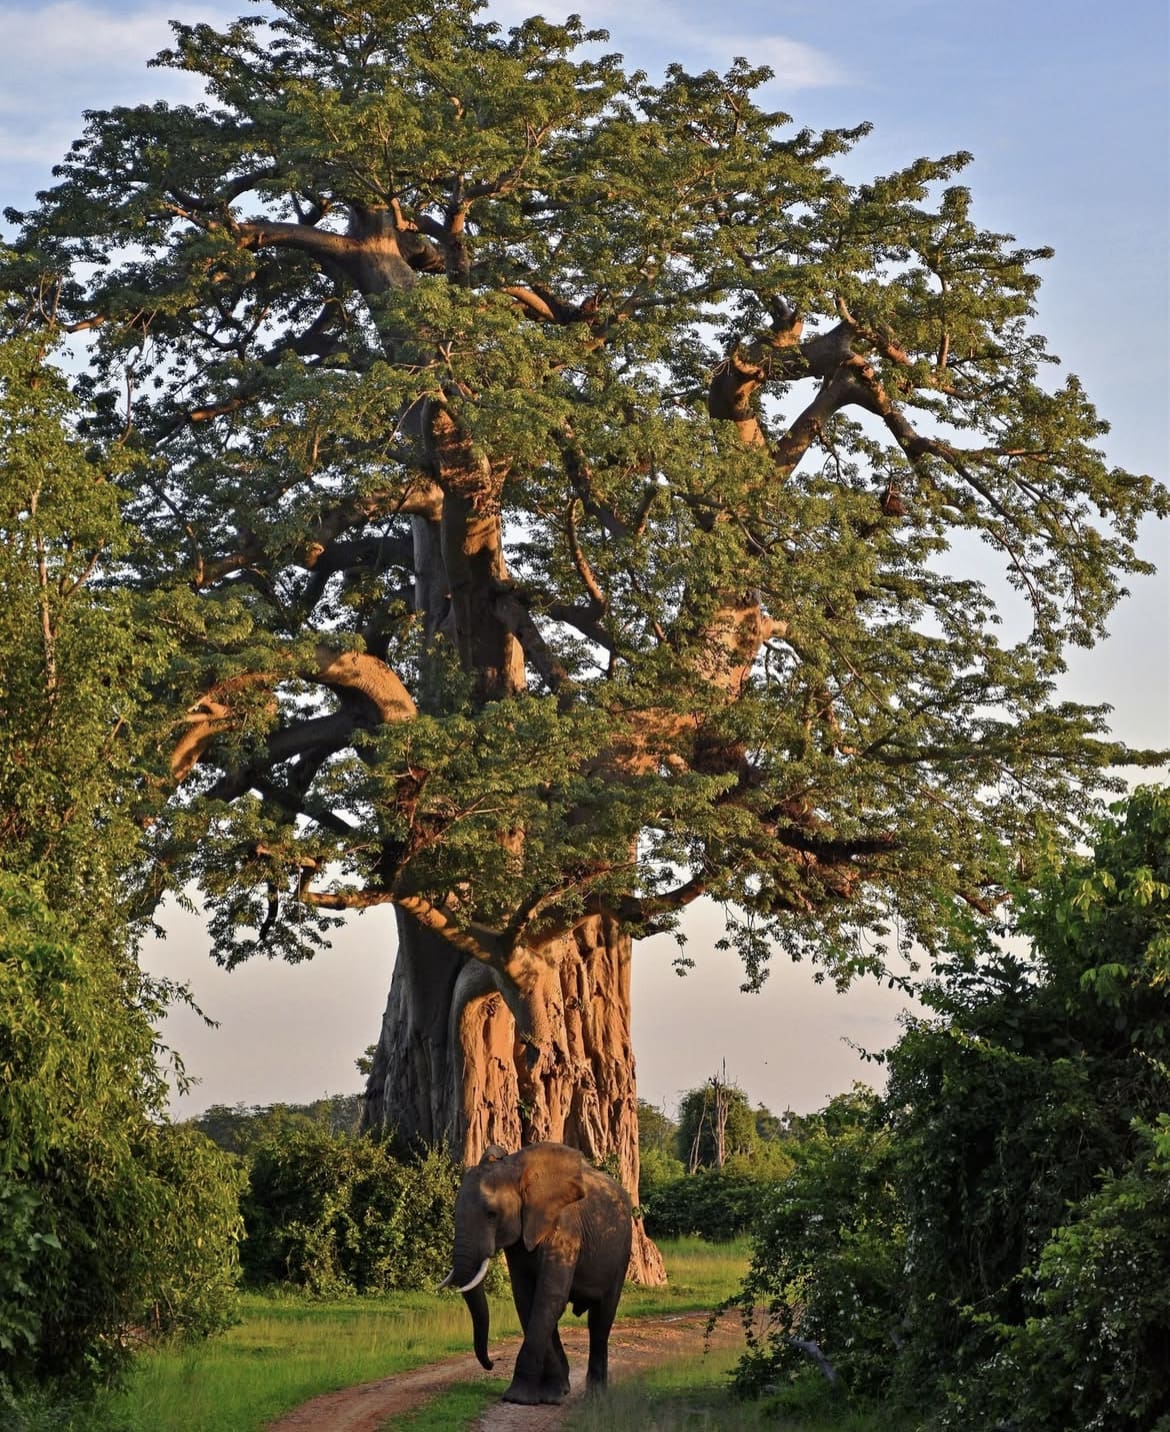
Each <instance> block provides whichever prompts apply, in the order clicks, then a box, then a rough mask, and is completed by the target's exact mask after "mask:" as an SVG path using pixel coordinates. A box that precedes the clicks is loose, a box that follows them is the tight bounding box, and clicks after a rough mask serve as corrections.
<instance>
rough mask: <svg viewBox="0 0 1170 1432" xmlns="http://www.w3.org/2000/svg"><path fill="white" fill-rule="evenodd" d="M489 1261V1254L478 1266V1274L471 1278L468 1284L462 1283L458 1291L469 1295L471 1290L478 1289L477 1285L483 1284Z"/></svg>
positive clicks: (490, 1258)
mask: <svg viewBox="0 0 1170 1432" xmlns="http://www.w3.org/2000/svg"><path fill="white" fill-rule="evenodd" d="M491 1261H492V1255H491V1254H490V1253H489V1254H488V1256H487V1257H486V1258H485V1259H484V1260H483V1262H482V1263H481V1264H480V1265H479V1272H478V1273H477V1274H476V1275H475V1277H474V1278H472V1280H471V1282H470V1283H464V1284H463V1286H462V1287H461V1288H460V1289H459V1291H460V1292H461V1293H470V1292H471V1290H472V1288H478V1287H479V1285H480V1284H481V1283H482V1282H483V1280H484V1279H485V1278H486V1277H487V1270H488V1264H489V1263H490V1262H491Z"/></svg>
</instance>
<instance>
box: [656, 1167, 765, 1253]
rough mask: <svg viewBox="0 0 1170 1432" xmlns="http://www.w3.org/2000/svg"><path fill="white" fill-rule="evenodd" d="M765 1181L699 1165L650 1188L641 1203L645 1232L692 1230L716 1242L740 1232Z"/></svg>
mask: <svg viewBox="0 0 1170 1432" xmlns="http://www.w3.org/2000/svg"><path fill="white" fill-rule="evenodd" d="M769 1187H770V1185H769V1184H767V1183H766V1182H762V1181H761V1180H760V1179H757V1178H747V1177H744V1176H743V1175H735V1174H729V1173H722V1172H720V1171H719V1170H717V1169H700V1170H699V1171H698V1173H694V1174H686V1175H684V1176H683V1177H682V1178H676V1179H673V1180H672V1181H671V1182H669V1183H664V1184H660V1185H659V1186H658V1187H656V1188H652V1189H651V1190H650V1192H649V1194H648V1195H647V1197H646V1199H645V1200H644V1202H643V1204H642V1211H643V1217H644V1220H645V1225H646V1232H647V1233H648V1234H649V1235H650V1237H651V1238H685V1237H688V1236H689V1235H692V1234H693V1235H695V1236H697V1237H699V1238H706V1239H708V1240H709V1241H710V1242H712V1243H722V1242H725V1241H726V1240H727V1239H729V1238H736V1237H738V1236H739V1235H740V1234H741V1233H745V1232H747V1231H748V1229H750V1228H751V1227H752V1225H753V1224H754V1223H755V1221H756V1219H757V1217H758V1216H759V1214H760V1211H761V1209H762V1208H763V1206H764V1202H765V1200H766V1197H767V1193H768V1189H769Z"/></svg>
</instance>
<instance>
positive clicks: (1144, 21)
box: [0, 0, 1170, 1112]
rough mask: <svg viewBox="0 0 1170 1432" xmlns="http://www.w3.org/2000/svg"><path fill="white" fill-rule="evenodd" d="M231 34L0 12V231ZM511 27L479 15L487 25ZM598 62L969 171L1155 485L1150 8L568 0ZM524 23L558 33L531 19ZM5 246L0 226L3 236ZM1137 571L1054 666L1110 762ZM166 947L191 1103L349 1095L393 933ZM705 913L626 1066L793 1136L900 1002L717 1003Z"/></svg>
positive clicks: (1147, 600) (224, 7) (806, 985)
mask: <svg viewBox="0 0 1170 1432" xmlns="http://www.w3.org/2000/svg"><path fill="white" fill-rule="evenodd" d="M246 8H247V7H246V6H244V5H239V6H237V5H235V4H223V3H220V0H217V3H216V4H214V5H211V4H203V5H193V4H191V3H188V0H172V3H161V4H154V3H149V4H137V3H133V0H108V3H105V4H100V3H96V0H60V2H59V3H54V4H42V3H39V0H19V3H15V4H14V3H12V0H8V3H4V0H0V207H3V206H4V205H6V204H15V205H18V206H19V205H22V204H25V203H27V202H28V201H29V199H30V197H31V195H32V193H33V192H34V190H35V189H37V188H38V187H41V186H43V185H44V184H45V183H47V182H48V181H49V170H50V168H51V166H52V164H53V163H54V162H55V161H56V160H57V159H58V158H59V157H60V155H61V153H62V152H63V151H64V149H65V148H66V147H67V146H68V143H69V141H70V140H71V139H72V138H73V137H74V136H75V135H76V133H77V132H79V129H80V124H81V113H82V111H83V110H84V109H86V108H105V107H108V106H109V105H112V104H124V103H134V102H138V101H142V100H149V99H155V98H159V97H163V96H166V97H171V98H177V97H182V98H188V97H193V96H192V95H191V92H190V90H188V89H186V88H185V81H184V79H183V78H182V77H179V76H175V75H173V74H170V73H169V72H160V71H157V70H147V69H146V68H145V61H146V60H147V59H148V58H149V57H150V55H152V54H153V53H154V52H155V51H157V50H158V49H159V48H161V46H162V45H164V44H165V43H167V39H168V31H167V28H166V20H167V18H168V17H169V16H172V15H174V16H177V17H180V18H183V19H187V20H194V19H202V20H209V21H214V20H216V19H222V18H226V17H228V16H231V15H233V14H235V13H237V12H238V11H242V10H244V9H246ZM535 8H537V5H536V4H534V3H533V0H525V2H524V3H522V0H506V3H505V0H500V3H497V4H494V5H493V6H492V13H494V14H495V16H496V17H497V18H498V19H500V20H501V21H502V22H503V23H505V24H507V23H510V22H512V21H514V20H515V19H517V18H519V17H520V16H521V15H524V14H528V13H530V12H531V11H532V10H533V9H535ZM565 8H566V10H567V9H576V10H579V11H580V12H581V14H582V16H583V18H584V20H585V22H586V24H588V25H590V26H598V27H608V28H609V29H610V31H611V35H612V41H611V48H613V49H616V50H619V51H621V52H622V53H623V54H624V55H625V56H626V58H627V62H628V63H629V64H630V65H632V66H633V65H637V66H641V67H643V68H645V69H647V70H649V71H650V72H651V73H652V74H654V73H656V72H660V71H661V69H662V67H663V66H664V64H665V63H667V62H668V61H669V60H672V59H677V60H679V61H680V62H682V63H683V64H684V65H686V66H687V67H688V68H692V69H697V68H706V67H708V66H714V67H716V68H719V67H722V66H724V65H725V64H726V63H727V62H728V61H729V60H730V59H731V58H732V57H734V56H735V55H740V54H743V55H746V56H747V57H748V58H749V59H750V60H752V61H754V62H762V63H766V64H769V65H770V66H771V67H772V68H773V70H774V71H775V72H776V75H777V78H776V80H774V81H773V84H772V86H771V93H770V97H769V98H770V102H771V103H773V104H774V105H775V107H776V108H778V109H784V110H786V111H788V112H789V113H791V114H792V115H793V116H794V118H795V119H796V121H797V122H798V123H799V124H809V125H812V126H814V127H815V126H825V125H850V124H855V123H857V122H859V121H861V120H871V121H873V123H874V124H875V126H876V129H875V133H874V135H873V137H872V138H871V139H869V140H868V141H866V142H865V143H864V144H863V145H862V146H861V147H860V149H859V150H858V151H857V154H856V157H855V158H853V159H852V160H851V161H850V166H849V172H850V173H851V175H855V176H856V177H862V176H863V175H866V174H869V173H873V172H878V173H881V172H885V171H888V170H889V169H891V168H893V167H895V166H896V165H898V164H901V163H903V162H905V161H906V160H908V159H911V158H914V157H916V156H917V155H920V154H941V153H947V152H951V151H953V150H956V149H968V150H971V151H972V152H973V153H974V154H975V163H974V165H973V166H972V167H971V168H970V169H969V170H968V171H967V174H966V176H965V182H967V183H968V184H969V185H970V187H971V188H972V190H973V192H974V195H975V200H976V214H977V217H978V218H979V219H980V221H981V222H983V223H984V224H987V225H988V226H992V227H995V228H1000V229H1004V230H1006V231H1008V232H1011V233H1014V234H1016V235H1017V237H1018V238H1019V239H1020V240H1021V241H1022V242H1024V243H1026V244H1029V245H1033V246H1039V245H1043V244H1050V245H1052V246H1053V247H1054V248H1055V249H1056V257H1055V259H1054V260H1053V261H1052V262H1051V263H1050V264H1048V265H1047V266H1046V268H1045V282H1044V288H1043V289H1042V291H1041V295H1040V314H1039V319H1038V326H1039V327H1040V329H1041V331H1043V332H1044V333H1046V334H1047V335H1048V337H1049V339H1050V342H1051V346H1052V348H1053V349H1054V351H1055V352H1057V353H1059V354H1060V355H1061V356H1062V357H1063V358H1064V359H1065V361H1066V363H1067V365H1068V366H1069V368H1071V369H1072V371H1074V372H1076V373H1077V374H1079V376H1080V377H1081V378H1082V380H1083V381H1084V383H1085V386H1086V388H1087V390H1088V392H1089V394H1090V395H1091V397H1092V398H1093V400H1094V401H1095V402H1096V404H1097V406H1098V408H1099V410H1100V412H1101V413H1102V415H1103V416H1104V417H1105V418H1107V419H1108V420H1109V421H1110V423H1111V424H1112V426H1113V431H1112V432H1111V434H1110V435H1109V438H1108V439H1107V441H1106V450H1107V453H1108V455H1109V457H1110V459H1111V460H1112V461H1113V462H1115V463H1117V464H1118V465H1121V466H1125V467H1129V468H1131V469H1138V470H1143V471H1149V472H1154V473H1155V474H1157V475H1159V476H1161V477H1163V478H1164V477H1165V476H1166V474H1167V469H1168V464H1167V447H1168V440H1167V434H1168V428H1170V414H1168V408H1170V404H1168V401H1167V400H1168V376H1167V375H1168V359H1170V351H1168V349H1170V324H1168V318H1167V311H1168V304H1170V299H1168V284H1170V261H1168V260H1170V241H1168V233H1167V229H1168V215H1170V186H1168V164H1167V134H1168V131H1170V124H1168V110H1167V91H1168V84H1167V77H1168V73H1170V65H1168V59H1170V55H1168V35H1167V7H1166V5H1165V4H1164V3H1163V0H1118V3H1115V4H1113V5H1103V4H1100V3H1090V0H1014V3H1008V0H974V3H970V4H959V3H953V0H884V3H882V4H881V5H874V4H872V0H835V3H833V4H832V5H826V4H824V3H823V0H741V3H739V4H737V5H735V6H733V7H726V18H725V17H724V13H723V12H721V11H720V10H719V8H718V7H713V6H711V5H709V4H699V3H694V0H644V3H640V4H639V5H637V6H635V5H633V4H630V3H628V0H622V3H618V0H596V3H595V0H577V3H576V4H570V5H568V6H566V7H565ZM546 10H547V13H549V14H551V15H554V16H555V15H558V14H559V13H560V11H559V10H558V9H555V8H548V7H546ZM4 232H5V228H4V226H3V225H2V224H0V235H2V234H3V233H4ZM1142 545H1143V550H1144V552H1145V554H1146V555H1147V556H1148V557H1149V558H1150V559H1151V560H1153V561H1154V562H1156V563H1157V564H1158V566H1159V567H1160V569H1161V571H1160V573H1159V576H1158V577H1157V578H1155V579H1147V580H1144V581H1141V582H1139V583H1135V584H1134V596H1133V598H1132V599H1131V600H1130V601H1129V602H1128V603H1126V604H1125V606H1124V607H1123V608H1122V609H1121V610H1119V612H1118V613H1117V614H1116V617H1115V619H1114V621H1113V624H1112V636H1111V639H1110V641H1109V642H1107V643H1106V644H1105V645H1104V646H1102V647H1101V648H1098V649H1097V650H1096V651H1094V652H1091V653H1085V654H1079V653H1078V654H1077V655H1076V658H1075V659H1074V661H1073V663H1072V666H1071V669H1070V673H1069V676H1068V678H1067V680H1066V682H1065V690H1066V692H1067V694H1068V695H1069V696H1071V697H1075V698H1077V699H1080V700H1086V701H1094V702H1095V701H1108V702H1110V703H1112V704H1113V706H1114V707H1115V708H1116V713H1115V718H1114V730H1115V732H1116V734H1117V735H1118V736H1120V737H1122V738H1123V739H1125V740H1128V741H1129V742H1131V743H1132V744H1134V745H1156V744H1157V745H1167V744H1170V715H1168V713H1170V636H1168V622H1167V617H1168V615H1170V579H1168V569H1170V532H1168V531H1167V529H1166V526H1165V525H1162V526H1161V527H1160V528H1156V527H1155V526H1154V524H1149V525H1148V526H1147V528H1146V530H1145V532H1144V536H1143V544H1142ZM173 927H174V933H173V937H172V938H171V939H170V940H168V941H167V942H166V944H165V945H162V946H158V947H155V948H152V949H151V950H150V951H148V952H147V962H148V963H149V964H150V965H151V966H152V967H153V968H155V969H157V970H158V971H160V972H166V973H169V974H173V975H175V976H177V977H180V978H190V979H191V980H192V981H193V983H194V984H195V987H196V992H197V994H198V995H199V996H200V998H201V1000H202V1002H203V1004H204V1005H205V1007H206V1008H207V1010H208V1012H209V1013H210V1014H212V1015H214V1016H215V1017H216V1018H218V1019H220V1020H221V1022H222V1024H221V1028H220V1029H219V1030H217V1031H205V1030H203V1029H202V1028H201V1027H200V1026H199V1025H197V1024H196V1023H195V1022H194V1021H193V1020H191V1019H190V1018H189V1017H187V1016H176V1017H175V1018H173V1019H172V1020H171V1021H170V1027H169V1029H168V1037H169V1038H170V1039H171V1041H172V1042H174V1043H175V1044H177V1045H178V1047H179V1048H180V1049H181V1050H182V1051H183V1052H184V1053H185V1055H186V1057H187V1062H188V1064H189V1066H190V1068H191V1072H193V1073H195V1074H197V1075H200V1076H202V1078H203V1081H204V1082H203V1084H202V1086H201V1087H200V1089H199V1090H198V1091H197V1092H196V1093H195V1094H194V1095H193V1096H191V1098H189V1099H188V1100H187V1101H185V1102H184V1105H183V1106H182V1107H183V1111H184V1112H192V1111H194V1110H196V1109H198V1108H200V1107H203V1106H204V1105H206V1104H208V1103H211V1102H219V1101H223V1102H229V1103H230V1102H235V1101H236V1100H243V1101H245V1102H248V1103H253V1102H269V1101H272V1100H276V1099H296V1100H299V1099H307V1098H312V1097H314V1096H316V1095H318V1094H320V1093H323V1092H325V1091H326V1090H330V1091H334V1090H348V1089H352V1088H354V1087H356V1082H357V1081H356V1076H355V1075H354V1073H353V1059H354V1058H355V1057H356V1055H357V1054H359V1053H360V1052H361V1050H362V1049H363V1048H364V1047H365V1045H366V1044H368V1043H370V1042H371V1041H372V1040H373V1038H374V1037H375V1035H376V1033H377V1026H378V1019H379V1015H380V1012H381V1008H382V1004H383V1002H384V1000H385V994H386V989H387V987H388V983H389V971H390V965H391V960H392V948H391V944H390V939H389V932H390V930H391V928H392V926H391V922H390V921H389V919H388V918H386V915H385V912H379V913H377V914H373V915H367V916H365V917H364V918H363V919H361V920H359V921H356V922H354V923H352V924H351V926H350V927H349V928H348V929H347V930H346V932H345V933H344V934H343V935H342V936H341V937H340V938H339V939H338V940H337V941H336V942H335V948H334V950H333V951H332V952H331V953H330V954H328V955H326V956H322V957H319V958H318V960H316V961H314V962H313V964H312V965H310V966H299V967H296V968H284V967H272V966H269V965H267V964H266V963H261V964H258V965H256V966H255V967H254V968H245V969H243V970H241V971H238V972H237V973H236V974H233V975H231V976H228V975H224V974H223V973H222V972H220V971H218V970H215V969H214V967H213V966H211V964H210V962H209V961H207V959H206V957H205V955H204V954H203V948H202V943H201V939H200V934H199V931H198V928H197V927H196V926H195V925H194V924H193V922H191V921H190V920H187V919H182V918H180V917H178V916H176V917H175V919H174V921H173ZM714 938H715V934H714V922H713V919H712V918H711V915H710V913H709V912H708V913H704V912H699V913H698V914H697V915H696V916H695V918H694V920H693V921H692V947H691V951H690V953H691V954H693V955H694V956H695V957H696V958H697V960H698V963H699V969H698V970H696V971H695V973H693V974H692V975H691V976H689V977H688V978H687V979H686V980H682V981H680V980H679V979H677V977H676V976H675V975H674V974H673V972H672V971H671V968H670V957H671V954H672V952H673V946H672V945H671V944H670V943H669V942H666V941H658V942H652V943H651V944H650V945H649V946H647V947H645V948H644V949H642V950H641V951H640V952H639V957H638V958H637V959H636V960H635V985H634V998H635V1012H634V1042H635V1048H636V1050H637V1053H638V1060H639V1085H640V1092H641V1093H642V1094H643V1096H644V1097H647V1098H650V1099H652V1100H654V1101H655V1102H659V1101H663V1100H665V1101H666V1102H668V1103H670V1104H673V1102H674V1101H675V1099H676V1098H677V1095H678V1093H679V1092H680V1091H681V1090H683V1089H685V1088H687V1087H689V1086H691V1085H693V1084H695V1083H697V1082H699V1081H701V1080H702V1079H703V1078H704V1077H705V1076H706V1075H708V1074H710V1073H713V1072H715V1071H716V1070H717V1069H718V1067H719V1064H720V1061H721V1060H722V1059H724V1058H726V1059H727V1067H728V1073H729V1074H730V1075H731V1076H732V1077H735V1078H737V1079H738V1080H739V1081H740V1082H741V1083H742V1084H743V1085H744V1087H745V1088H746V1089H747V1090H748V1093H749V1094H750V1095H751V1097H752V1098H753V1099H762V1100H764V1101H765V1102H766V1103H768V1104H769V1105H771V1106H772V1107H774V1108H777V1109H780V1108H783V1107H785V1106H786V1105H791V1106H793V1107H796V1108H799V1109H808V1108H815V1107H817V1106H819V1105H820V1104H821V1103H822V1102H823V1101H824V1099H825V1098H826V1097H827V1096H828V1095H829V1094H831V1093H834V1092H836V1091H837V1090H838V1089H840V1088H844V1087H847V1086H848V1083H849V1081H850V1080H851V1079H852V1078H854V1077H866V1074H867V1071H866V1069H865V1067H864V1066H862V1065H861V1064H860V1063H859V1062H858V1061H857V1058H856V1055H855V1054H854V1053H853V1052H852V1050H851V1049H850V1047H849V1046H848V1045H847V1044H845V1043H843V1042H842V1040H843V1039H850V1040H853V1041H855V1042H857V1043H860V1044H862V1045H867V1046H869V1047H871V1048H880V1047H882V1045H884V1044H886V1043H888V1042H889V1040H890V1039H891V1038H892V1037H893V1035H894V1034H895V1033H896V1031H895V1028H894V1023H893V1021H894V1017H895V1015H896V1013H897V1010H898V1008H899V1007H900V1000H898V999H897V998H896V997H894V996H891V995H889V993H888V992H886V991H884V990H878V989H874V988H872V987H869V988H865V989H860V990H857V991H855V992H853V993H851V994H850V995H849V996H846V997H838V996H836V995H834V994H832V993H831V991H828V990H826V989H824V988H823V987H822V988H816V987H814V986H813V985H812V984H811V980H810V976H809V974H808V972H807V969H805V968H802V967H796V968H792V969H788V968H783V967H781V966H779V965H778V966H777V967H776V969H775V971H774V973H773V976H772V979H771V980H770V981H769V983H768V985H767V986H766V988H765V991H764V993H763V994H762V995H760V996H746V995H741V994H739V993H738V991H737V985H738V982H739V980H738V973H737V969H736V967H735V964H734V961H733V960H732V958H731V957H730V956H726V955H722V956H720V955H715V954H713V953H708V951H709V946H710V943H711V942H712V940H713V939H714Z"/></svg>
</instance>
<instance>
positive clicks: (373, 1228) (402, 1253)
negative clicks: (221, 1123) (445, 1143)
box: [243, 1126, 459, 1297]
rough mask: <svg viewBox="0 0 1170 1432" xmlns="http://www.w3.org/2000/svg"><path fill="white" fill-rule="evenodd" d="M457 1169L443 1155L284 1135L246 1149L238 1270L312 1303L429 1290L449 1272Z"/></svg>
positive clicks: (302, 1131)
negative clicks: (407, 1154) (300, 1293)
mask: <svg viewBox="0 0 1170 1432" xmlns="http://www.w3.org/2000/svg"><path fill="white" fill-rule="evenodd" d="M458 1186H459V1171H458V1169H457V1168H456V1167H455V1165H454V1163H453V1162H452V1161H451V1160H450V1159H449V1158H448V1157H447V1156H446V1155H445V1154H443V1153H441V1152H438V1151H435V1150H432V1151H430V1152H428V1153H427V1154H425V1155H424V1156H421V1157H417V1158H413V1159H409V1160H401V1159H398V1158H396V1157H395V1156H394V1154H393V1153H392V1152H391V1150H390V1147H389V1146H388V1145H387V1144H385V1143H379V1142H375V1141H374V1140H372V1139H358V1138H352V1137H349V1136H346V1135H343V1134H330V1133H328V1132H327V1131H326V1130H324V1129H322V1128H318V1127H312V1126H309V1127H303V1128H291V1129H285V1130H284V1131H283V1132H281V1133H280V1134H279V1135H277V1136H276V1137H274V1138H273V1139H271V1140H270V1141H269V1142H267V1143H264V1144H261V1145H260V1146H258V1147H257V1148H255V1149H254V1150H253V1152H252V1160H251V1168H250V1171H249V1190H248V1193H247V1194H246V1196H245V1198H244V1201H243V1212H244V1220H245V1224H246V1227H247V1239H246V1242H245V1244H244V1249H243V1264H244V1271H245V1274H246V1276H247V1278H248V1279H249V1281H250V1282H252V1283H254V1284H266V1283H287V1284H289V1285H291V1286H293V1287H298V1288H304V1289H305V1290H307V1291H308V1292H311V1293H313V1294H315V1295H317V1296H322V1297H326V1296H336V1295H338V1294H345V1293H366V1292H384V1291H387V1290H390V1289H395V1288H418V1287H422V1286H425V1285H427V1284H431V1285H434V1284H437V1283H438V1282H440V1281H441V1279H442V1278H443V1276H444V1274H445V1273H446V1272H447V1271H448V1270H449V1268H450V1265H451V1248H452V1246H453V1243H454V1233H455V1226H454V1204H455V1193H456V1191H457V1189H458Z"/></svg>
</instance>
